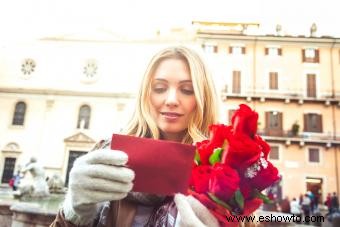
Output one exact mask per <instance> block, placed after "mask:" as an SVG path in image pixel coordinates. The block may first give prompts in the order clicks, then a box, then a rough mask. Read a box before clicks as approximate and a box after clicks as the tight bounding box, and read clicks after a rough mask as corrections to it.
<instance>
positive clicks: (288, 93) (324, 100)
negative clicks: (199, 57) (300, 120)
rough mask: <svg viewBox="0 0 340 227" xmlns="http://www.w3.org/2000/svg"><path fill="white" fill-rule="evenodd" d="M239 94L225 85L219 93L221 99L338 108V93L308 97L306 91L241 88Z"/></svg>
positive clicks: (323, 93) (324, 92)
mask: <svg viewBox="0 0 340 227" xmlns="http://www.w3.org/2000/svg"><path fill="white" fill-rule="evenodd" d="M240 90H241V92H240V93H233V92H232V89H231V88H230V87H228V85H225V87H224V89H223V90H222V91H221V95H222V99H223V100H227V99H229V98H232V99H245V100H246V101H248V102H249V101H251V100H258V101H260V102H265V101H278V102H280V101H282V102H284V103H290V102H295V103H298V104H303V103H320V104H324V105H326V106H327V105H338V106H340V101H339V100H340V92H336V93H334V95H333V94H332V91H330V90H325V91H318V92H317V95H316V97H308V96H307V94H306V91H303V90H297V89H286V90H269V89H263V88H255V89H254V88H250V87H248V88H241V89H240Z"/></svg>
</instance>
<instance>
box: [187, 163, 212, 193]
mask: <svg viewBox="0 0 340 227" xmlns="http://www.w3.org/2000/svg"><path fill="white" fill-rule="evenodd" d="M211 168H212V167H211V166H208V165H201V166H195V167H194V168H193V170H192V172H191V178H190V183H189V185H190V187H192V188H193V189H194V191H196V192H198V193H206V192H207V191H208V189H209V180H210V175H211Z"/></svg>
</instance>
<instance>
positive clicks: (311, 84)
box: [307, 74, 316, 98]
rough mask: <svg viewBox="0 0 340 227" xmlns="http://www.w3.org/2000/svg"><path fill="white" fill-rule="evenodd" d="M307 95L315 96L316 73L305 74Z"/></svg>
mask: <svg viewBox="0 0 340 227" xmlns="http://www.w3.org/2000/svg"><path fill="white" fill-rule="evenodd" d="M307 97H310V98H315V97H316V75H315V74H307Z"/></svg>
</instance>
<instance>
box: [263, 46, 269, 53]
mask: <svg viewBox="0 0 340 227" xmlns="http://www.w3.org/2000/svg"><path fill="white" fill-rule="evenodd" d="M264 54H265V55H268V54H269V48H268V47H266V48H264Z"/></svg>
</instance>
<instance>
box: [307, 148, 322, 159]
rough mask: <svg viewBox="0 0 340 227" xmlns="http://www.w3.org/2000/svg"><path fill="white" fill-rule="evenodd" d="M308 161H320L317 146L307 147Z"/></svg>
mask: <svg viewBox="0 0 340 227" xmlns="http://www.w3.org/2000/svg"><path fill="white" fill-rule="evenodd" d="M308 161H309V162H316V163H318V162H320V151H319V149H318V148H308Z"/></svg>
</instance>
